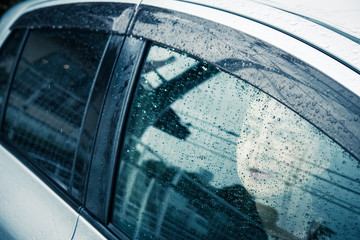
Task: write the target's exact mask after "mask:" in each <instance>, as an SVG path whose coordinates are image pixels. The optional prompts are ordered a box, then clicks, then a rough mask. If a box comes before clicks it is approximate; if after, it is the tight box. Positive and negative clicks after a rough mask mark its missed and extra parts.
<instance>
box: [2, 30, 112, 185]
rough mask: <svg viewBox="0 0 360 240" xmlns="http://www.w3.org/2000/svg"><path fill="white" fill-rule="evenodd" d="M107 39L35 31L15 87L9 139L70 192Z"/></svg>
mask: <svg viewBox="0 0 360 240" xmlns="http://www.w3.org/2000/svg"><path fill="white" fill-rule="evenodd" d="M106 41H107V35H106V34H104V33H101V32H89V31H82V30H76V29H73V30H71V29H40V30H33V31H31V32H30V34H29V37H28V39H27V41H26V45H25V47H24V51H23V53H22V56H21V59H20V62H19V66H18V68H17V70H16V74H15V78H14V80H13V83H12V87H11V91H10V96H9V102H8V106H7V109H6V114H5V122H4V126H3V130H4V133H5V136H6V138H7V139H8V140H9V141H10V142H11V143H12V144H13V145H14V146H16V147H17V148H18V149H19V150H21V151H23V152H24V153H25V154H26V156H27V157H28V158H29V159H30V160H31V162H33V163H34V164H35V165H36V166H38V167H40V168H41V169H42V170H44V171H45V172H46V173H47V174H49V175H50V176H51V177H52V178H53V179H54V180H55V181H56V182H57V183H59V184H60V185H61V186H62V187H63V188H64V189H68V187H69V182H70V179H71V173H72V168H73V161H74V154H75V151H76V147H77V142H78V138H79V133H80V127H81V122H82V118H83V114H84V111H85V107H86V102H87V99H88V96H89V93H90V89H91V86H92V84H93V80H94V76H95V73H96V70H97V67H98V64H99V61H100V58H101V56H102V53H103V49H104V47H105V44H106ZM75 174H76V173H75Z"/></svg>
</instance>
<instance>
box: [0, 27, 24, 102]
mask: <svg viewBox="0 0 360 240" xmlns="http://www.w3.org/2000/svg"><path fill="white" fill-rule="evenodd" d="M23 35H24V31H23V30H16V31H14V32H13V33H11V35H10V36H9V37H8V39H7V40H6V42H5V43H4V45H3V46H2V48H1V51H0V108H1V107H2V106H3V103H4V97H5V92H6V89H7V87H8V83H9V77H10V73H11V70H12V67H13V64H14V62H15V58H16V55H17V52H18V50H19V46H20V44H21V40H22V37H23Z"/></svg>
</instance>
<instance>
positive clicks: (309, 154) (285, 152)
mask: <svg viewBox="0 0 360 240" xmlns="http://www.w3.org/2000/svg"><path fill="white" fill-rule="evenodd" d="M320 142H321V141H320V133H319V131H317V130H316V129H315V128H313V127H312V126H311V125H310V124H309V123H308V122H306V121H304V120H303V119H301V118H300V117H299V116H297V115H296V114H295V113H293V112H292V111H291V110H290V109H288V108H286V107H285V106H283V105H281V104H280V103H278V102H277V101H275V100H274V99H271V98H270V97H268V96H266V95H260V98H257V99H256V100H254V101H253V102H252V103H251V104H250V107H249V108H248V110H247V113H246V116H245V120H244V122H243V125H242V128H241V133H240V137H239V139H238V144H237V150H236V158H237V172H238V175H239V177H240V179H241V182H242V184H243V185H244V187H245V188H246V189H247V191H249V193H250V194H251V195H253V196H254V197H255V200H256V206H257V210H258V212H259V215H260V218H261V221H262V223H263V225H264V226H265V227H266V228H267V232H268V234H269V235H271V236H274V237H277V238H280V239H305V238H306V237H308V233H309V232H310V229H311V226H309V222H315V223H318V222H321V221H322V219H321V216H319V214H318V213H317V212H316V210H315V209H313V206H312V200H313V199H312V195H311V194H310V193H308V192H307V191H305V190H306V188H307V187H309V186H311V184H312V183H313V182H314V181H313V175H315V174H320V173H321V172H322V171H323V170H324V169H326V168H328V165H329V156H328V155H329V154H328V153H329V151H327V149H326V148H324V147H323V146H322V144H321V143H320Z"/></svg>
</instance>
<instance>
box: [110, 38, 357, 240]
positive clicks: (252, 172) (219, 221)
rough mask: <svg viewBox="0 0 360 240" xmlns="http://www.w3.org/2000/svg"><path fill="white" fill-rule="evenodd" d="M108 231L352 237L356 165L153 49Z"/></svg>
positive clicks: (293, 123)
mask: <svg viewBox="0 0 360 240" xmlns="http://www.w3.org/2000/svg"><path fill="white" fill-rule="evenodd" d="M132 101H133V102H132V105H131V109H130V113H129V119H128V121H127V127H126V131H125V135H124V139H123V144H122V148H121V154H120V164H119V169H118V176H117V182H116V188H115V194H114V199H113V201H114V202H113V209H112V223H113V224H114V225H115V226H117V227H118V228H119V229H121V230H122V231H123V232H125V233H126V234H127V235H128V236H129V237H130V238H134V239H150V238H151V239H354V238H356V236H359V234H360V226H359V223H360V207H359V206H358V203H359V201H360V179H359V176H360V174H359V171H360V170H359V169H360V166H359V162H358V161H357V160H356V159H355V158H353V157H352V156H351V155H350V154H348V153H347V152H346V151H345V150H343V149H342V148H341V147H340V146H339V145H337V144H336V143H335V142H334V141H332V140H331V139H330V138H328V137H327V136H326V135H325V134H324V133H323V132H321V131H319V130H318V129H317V128H315V127H314V126H313V125H311V124H309V123H308V122H307V121H306V120H304V119H303V118H301V117H300V116H299V115H297V114H296V113H294V112H293V111H292V110H290V109H289V108H287V107H286V106H284V105H282V104H281V103H279V102H278V101H276V100H275V99H274V98H272V97H270V96H269V95H267V94H265V93H263V92H262V91H260V90H258V89H257V88H255V87H253V86H252V85H250V84H248V83H247V82H245V81H243V80H241V79H239V78H236V77H234V76H231V75H229V74H227V73H225V72H222V71H221V70H219V69H217V68H215V67H213V66H211V65H209V64H207V63H205V62H201V61H199V60H196V59H193V58H191V57H189V56H187V55H185V54H179V53H177V52H175V51H172V50H169V49H166V48H162V47H158V46H155V45H153V46H151V48H150V50H149V53H148V55H147V57H146V60H145V62H144V64H143V67H142V71H141V74H140V77H139V83H138V86H137V89H136V91H135V93H134V97H133V100H132Z"/></svg>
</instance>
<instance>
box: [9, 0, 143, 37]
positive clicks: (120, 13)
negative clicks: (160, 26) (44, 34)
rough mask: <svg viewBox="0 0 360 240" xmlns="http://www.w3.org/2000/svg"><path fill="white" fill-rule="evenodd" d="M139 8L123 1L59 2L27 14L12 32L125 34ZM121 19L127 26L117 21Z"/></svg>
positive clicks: (15, 24) (13, 27) (18, 21)
mask: <svg viewBox="0 0 360 240" xmlns="http://www.w3.org/2000/svg"><path fill="white" fill-rule="evenodd" d="M136 6H137V5H136V4H133V3H121V2H82V3H75V2H74V3H60V4H57V5H55V6H44V7H40V8H38V9H35V10H32V11H30V12H26V13H24V14H23V15H22V16H20V17H19V18H18V19H17V20H16V21H15V22H14V23H13V24H12V26H11V27H10V29H12V30H13V29H17V28H32V29H33V28H43V27H50V28H52V27H62V28H84V29H89V30H93V31H107V32H114V33H118V34H125V33H126V30H127V27H128V25H129V23H130V21H131V19H132V17H133V15H134V12H135V8H136ZM84 16H86V17H84ZM120 18H121V21H122V22H123V23H124V24H119V23H118V22H117V21H119V19H120Z"/></svg>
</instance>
